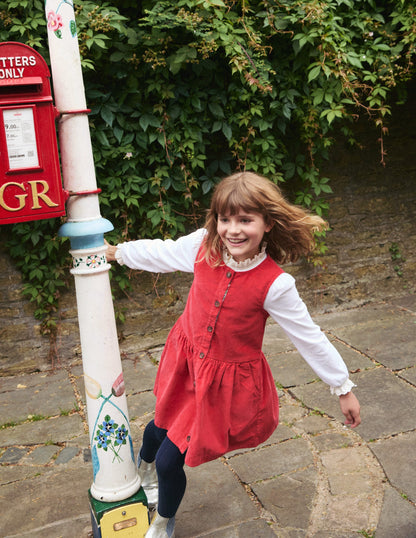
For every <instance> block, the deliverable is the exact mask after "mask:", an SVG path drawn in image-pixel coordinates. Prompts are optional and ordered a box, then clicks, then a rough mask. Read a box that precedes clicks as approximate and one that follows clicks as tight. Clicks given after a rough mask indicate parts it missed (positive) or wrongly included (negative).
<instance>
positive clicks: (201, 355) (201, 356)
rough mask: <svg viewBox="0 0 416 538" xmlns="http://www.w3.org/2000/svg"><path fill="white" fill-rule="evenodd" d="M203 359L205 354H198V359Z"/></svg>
mask: <svg viewBox="0 0 416 538" xmlns="http://www.w3.org/2000/svg"><path fill="white" fill-rule="evenodd" d="M204 357H205V353H202V351H201V353H200V354H199V358H200V359H203V358H204Z"/></svg>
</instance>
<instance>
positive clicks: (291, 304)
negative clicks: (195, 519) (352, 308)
mask: <svg viewBox="0 0 416 538" xmlns="http://www.w3.org/2000/svg"><path fill="white" fill-rule="evenodd" d="M324 227H325V222H324V221H323V220H322V219H321V218H320V217H318V216H313V215H310V214H308V213H307V212H305V211H304V210H303V209H301V208H299V207H297V206H294V205H291V204H289V203H288V202H287V201H286V200H285V199H284V198H283V196H282V194H281V193H280V190H279V189H278V187H277V186H276V185H274V184H273V183H272V182H271V181H269V180H267V179H266V178H263V177H260V176H258V175H257V174H253V173H250V172H242V173H237V174H234V175H231V176H229V177H227V178H225V179H224V180H223V181H222V182H221V183H219V185H218V186H217V188H216V190H215V193H214V196H213V198H212V202H211V207H210V210H209V212H208V216H207V220H206V223H205V227H204V228H202V229H200V230H197V231H196V232H194V233H191V234H190V235H187V236H185V237H182V238H180V239H178V240H177V241H172V240H166V241H162V240H160V239H155V240H146V239H145V240H139V241H133V242H128V243H123V244H121V245H117V247H115V246H110V245H109V246H108V256H107V257H108V260H117V261H118V262H119V263H120V264H126V265H127V266H128V267H130V268H133V269H141V270H147V271H152V272H170V271H187V272H194V281H193V284H192V287H191V289H190V292H189V297H188V301H187V304H186V307H185V309H184V312H183V314H182V315H181V317H180V318H179V319H178V321H177V322H176V324H175V325H174V327H173V329H172V330H171V332H170V334H169V337H168V339H167V342H166V345H165V348H164V351H163V354H162V357H161V360H160V365H159V369H158V372H157V376H156V382H155V388H154V392H155V395H156V397H157V399H156V411H155V419H154V421H152V422H150V423H149V424H148V425H147V427H146V429H145V432H144V436H143V445H142V447H141V450H140V454H139V468H140V474H141V475H142V485H143V488H144V490H145V492H146V493H147V494H148V498H149V503H150V502H157V513H156V517H155V519H154V520H153V522H152V524H151V526H150V528H149V530H148V532H147V533H146V538H162V537H163V538H166V537H171V536H173V532H174V516H175V514H176V511H177V509H178V507H179V504H180V502H181V500H182V497H183V495H184V492H185V487H186V477H185V472H184V469H183V467H184V463H186V464H187V465H189V466H197V465H200V464H201V463H204V462H208V461H210V460H213V459H215V458H218V457H219V456H221V455H223V454H225V453H226V452H229V451H231V450H235V449H238V448H243V447H244V448H248V447H255V446H257V445H259V444H260V443H263V442H264V441H265V440H266V439H267V438H268V437H269V436H270V435H271V434H272V433H273V431H274V429H275V428H276V426H277V424H278V413H279V403H278V397H277V392H276V388H275V383H274V380H273V376H272V373H271V370H270V367H269V365H268V363H267V361H266V359H265V357H264V355H263V353H262V351H261V348H262V340H263V334H264V329H265V323H266V320H267V318H268V317H269V316H271V317H272V318H273V319H274V320H275V321H276V322H277V323H279V324H280V325H281V326H282V328H283V329H284V331H285V332H286V333H287V335H288V336H289V337H290V339H291V340H292V342H293V343H294V344H295V346H296V347H297V349H298V350H299V352H300V353H301V354H302V356H303V357H304V359H305V360H306V361H307V362H308V363H309V365H310V366H311V367H312V368H313V370H314V371H315V372H316V374H317V375H318V376H319V377H320V378H321V379H322V380H323V381H324V382H326V383H327V384H328V385H329V386H330V387H331V392H332V393H333V394H336V395H337V396H339V400H340V405H341V410H342V412H343V414H344V415H345V417H346V422H345V423H346V424H350V425H351V427H353V428H355V427H356V426H358V425H359V424H360V422H361V419H360V406H359V403H358V400H357V398H356V397H355V395H354V394H353V393H352V392H351V389H352V387H353V386H354V384H353V383H352V382H351V380H350V379H349V377H348V370H347V368H346V366H345V364H344V361H343V360H342V358H341V357H340V355H339V354H338V352H337V351H336V349H335V348H334V347H333V346H332V344H331V343H330V342H329V340H328V339H327V338H326V336H325V335H324V334H323V333H322V332H321V330H320V328H319V327H318V326H317V325H315V324H314V323H313V321H312V320H311V318H310V316H309V314H308V311H307V309H306V307H305V305H304V303H303V302H302V301H301V299H300V297H299V295H298V292H297V290H296V287H295V281H294V279H293V277H292V276H290V275H289V274H287V273H285V272H284V271H283V270H282V269H281V268H280V267H279V266H278V265H277V263H286V262H293V261H296V260H297V259H298V258H299V257H300V256H301V255H306V254H307V253H308V252H310V250H311V248H312V247H313V232H314V230H318V229H323V228H324Z"/></svg>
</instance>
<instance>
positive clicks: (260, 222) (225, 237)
mask: <svg viewBox="0 0 416 538" xmlns="http://www.w3.org/2000/svg"><path fill="white" fill-rule="evenodd" d="M271 228H272V225H268V224H266V222H265V221H264V218H263V215H261V214H260V213H247V212H245V211H243V210H240V211H239V212H238V213H237V214H236V215H230V214H229V213H227V214H225V215H218V221H217V232H218V235H219V236H220V238H221V240H222V242H223V244H224V246H225V247H226V249H227V250H228V252H229V253H230V255H231V256H232V257H233V258H234V259H235V260H236V261H237V262H242V261H244V260H248V259H250V258H253V257H254V256H255V255H256V254H258V253H259V252H260V244H261V242H262V240H263V236H264V234H265V233H266V232H269V231H270V230H271Z"/></svg>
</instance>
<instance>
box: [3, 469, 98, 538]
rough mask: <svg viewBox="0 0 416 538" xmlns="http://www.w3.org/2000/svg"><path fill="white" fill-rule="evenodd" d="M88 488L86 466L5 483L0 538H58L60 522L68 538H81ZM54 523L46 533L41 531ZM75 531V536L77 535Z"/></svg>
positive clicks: (88, 471)
mask: <svg viewBox="0 0 416 538" xmlns="http://www.w3.org/2000/svg"><path fill="white" fill-rule="evenodd" d="M90 485H91V476H90V469H89V466H88V467H87V466H86V465H85V466H80V467H78V468H77V469H72V470H71V471H66V470H63V469H60V468H59V470H58V469H54V470H49V472H47V473H44V474H42V475H41V476H37V477H35V478H31V479H27V480H23V481H18V482H14V483H11V484H7V485H5V486H3V487H2V488H1V496H2V503H1V504H2V517H1V528H2V536H13V535H17V536H21V535H22V534H23V533H25V532H29V531H31V532H32V536H38V537H40V536H44V537H48V536H49V537H51V538H52V537H53V536H55V537H57V536H60V534H55V532H56V531H57V527H58V528H59V526H60V525H59V522H63V524H64V527H65V528H66V536H67V537H68V538H81V537H82V536H86V534H82V532H83V529H85V519H86V518H85V515H87V514H89V505H88V497H87V491H88V488H89V487H90ZM80 515H82V518H81V526H80V527H78V528H76V527H75V528H74V525H73V524H74V521H75V522H76V521H78V518H79V516H80ZM51 522H54V525H53V526H52V527H49V530H46V529H47V528H48V527H46V529H43V530H42V528H43V527H45V526H47V525H48V524H50V523H51ZM77 532H78V534H77Z"/></svg>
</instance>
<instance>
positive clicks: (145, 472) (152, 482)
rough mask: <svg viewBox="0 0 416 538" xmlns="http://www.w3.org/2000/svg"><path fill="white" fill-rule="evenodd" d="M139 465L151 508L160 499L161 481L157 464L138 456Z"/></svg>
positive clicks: (142, 482)
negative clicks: (159, 481)
mask: <svg viewBox="0 0 416 538" xmlns="http://www.w3.org/2000/svg"><path fill="white" fill-rule="evenodd" d="M137 466H138V469H139V475H140V479H141V484H142V487H143V489H144V492H145V493H146V497H147V503H148V505H149V507H150V508H152V507H155V506H156V505H157V501H158V494H159V483H158V479H157V472H156V464H155V462H154V461H153V462H152V463H147V462H146V461H144V460H142V459H141V457H140V456H139V457H138V458H137Z"/></svg>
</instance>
